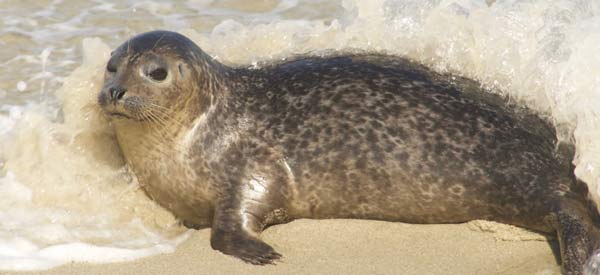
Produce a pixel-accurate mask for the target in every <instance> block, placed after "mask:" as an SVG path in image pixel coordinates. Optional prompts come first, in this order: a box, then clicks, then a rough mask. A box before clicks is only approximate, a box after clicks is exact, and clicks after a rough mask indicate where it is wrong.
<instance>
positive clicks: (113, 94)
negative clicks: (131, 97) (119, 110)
mask: <svg viewBox="0 0 600 275" xmlns="http://www.w3.org/2000/svg"><path fill="white" fill-rule="evenodd" d="M108 92H109V93H110V99H111V100H113V101H117V100H120V99H121V98H123V96H124V95H125V92H127V89H124V88H121V87H111V88H109V89H108Z"/></svg>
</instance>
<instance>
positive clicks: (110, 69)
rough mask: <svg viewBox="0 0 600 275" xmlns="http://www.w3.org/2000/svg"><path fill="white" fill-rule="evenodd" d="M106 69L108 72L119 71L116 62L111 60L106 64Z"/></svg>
mask: <svg viewBox="0 0 600 275" xmlns="http://www.w3.org/2000/svg"><path fill="white" fill-rule="evenodd" d="M106 70H107V71H108V72H111V73H114V72H116V71H117V67H116V66H115V65H114V64H112V63H111V62H108V64H107V65H106Z"/></svg>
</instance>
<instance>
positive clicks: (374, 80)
mask: <svg viewBox="0 0 600 275" xmlns="http://www.w3.org/2000/svg"><path fill="white" fill-rule="evenodd" d="M107 69H108V70H107V73H106V80H105V86H104V88H103V90H102V92H101V93H100V95H99V104H100V105H101V106H102V107H103V109H104V110H105V112H106V113H107V114H108V115H110V116H111V119H112V123H113V125H114V127H115V130H116V133H117V137H118V139H119V143H120V145H121V149H122V151H123V154H124V156H125V158H126V160H127V163H128V165H129V166H130V168H131V169H132V171H133V172H134V173H135V174H136V176H137V177H138V179H139V181H140V183H141V184H142V186H143V187H144V190H146V192H147V193H148V195H149V196H150V197H151V198H153V199H155V200H156V201H157V202H158V203H160V204H161V205H163V206H164V207H166V208H168V209H169V210H171V211H172V212H173V213H174V214H175V215H177V216H178V217H179V218H180V219H181V220H182V221H183V223H184V224H185V225H186V226H189V227H208V226H210V227H212V237H211V245H212V246H213V248H215V249H217V250H220V251H222V252H223V253H225V254H230V255H233V256H236V257H238V258H241V259H242V260H245V261H247V262H250V263H253V264H267V263H272V262H273V261H274V260H276V259H278V258H280V257H281V255H280V254H278V253H277V252H275V251H274V250H273V249H272V248H271V247H270V246H269V245H267V244H266V243H264V242H262V241H261V240H260V239H259V234H260V232H261V231H262V230H263V229H264V228H265V227H267V226H268V225H272V224H277V223H285V222H288V221H290V220H292V219H296V218H317V219H325V218H360V219H378V220H388V221H403V222H412V223H459V222H465V221H468V220H473V219H488V220H494V221H499V222H503V223H509V224H513V225H518V226H522V227H526V228H529V229H533V230H536V231H541V232H547V233H553V232H557V235H558V238H559V241H560V245H561V253H562V262H563V263H562V266H563V271H564V273H565V274H581V273H582V272H583V266H584V263H585V261H586V259H587V258H588V257H589V256H590V255H592V253H593V252H594V250H596V249H597V248H599V241H598V240H599V236H600V235H599V231H598V228H597V225H598V224H599V222H600V219H599V218H598V214H597V210H596V208H595V205H594V204H593V203H592V202H591V201H589V200H588V199H587V197H588V191H587V187H586V185H585V184H584V183H582V182H579V181H577V180H576V179H575V176H574V174H573V166H572V164H571V159H572V157H573V148H572V146H571V145H569V144H559V143H558V142H557V140H556V133H555V129H554V128H553V127H552V126H551V124H549V123H548V122H547V121H545V120H543V119H541V118H539V117H537V116H536V115H535V114H533V113H531V112H530V111H529V110H527V109H526V108H522V107H519V106H515V105H510V104H507V103H506V101H505V100H504V99H502V98H501V97H499V96H496V95H493V94H491V93H489V92H486V91H483V90H482V89H481V88H480V85H479V84H478V83H476V82H474V81H472V80H468V79H465V78H461V77H457V76H453V75H443V74H438V73H436V72H434V71H432V70H430V69H428V68H426V67H424V66H421V65H418V64H415V63H413V62H411V61H409V60H406V59H403V58H399V57H393V56H386V55H379V54H354V55H337V56H336V55H332V56H327V57H303V58H297V59H294V60H293V61H287V62H282V63H278V64H270V65H265V66H262V67H261V68H258V69H246V68H230V67H227V66H224V65H222V64H219V63H218V62H216V61H214V60H212V59H211V58H210V57H209V56H208V55H206V54H205V53H203V52H202V51H201V50H200V48H198V47H197V46H196V45H195V44H194V43H193V42H191V41H190V40H188V39H187V38H185V37H183V36H181V35H178V34H176V33H172V32H162V31H156V32H150V33H145V34H141V35H139V36H136V37H134V38H132V39H131V40H130V41H128V42H126V43H124V44H123V45H122V46H121V47H119V48H118V49H117V50H116V51H115V52H114V53H113V55H112V57H111V59H110V61H109V62H108V66H107ZM156 69H164V70H166V71H167V73H168V74H167V76H166V78H165V79H159V80H156V79H152V77H151V75H152V74H151V73H152V71H153V70H156Z"/></svg>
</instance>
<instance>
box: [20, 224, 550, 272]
mask: <svg viewBox="0 0 600 275" xmlns="http://www.w3.org/2000/svg"><path fill="white" fill-rule="evenodd" d="M262 237H263V239H264V240H265V241H267V242H268V243H270V244H271V245H272V246H273V247H274V248H275V249H276V250H277V251H279V252H280V253H282V254H283V255H284V260H283V261H282V262H279V263H278V264H277V265H271V266H264V267H259V266H252V265H249V264H245V263H243V262H242V261H240V260H237V259H234V258H232V257H228V256H224V255H222V254H220V253H218V252H216V251H214V250H212V249H211V248H210V244H209V238H210V230H200V231H197V232H194V234H193V235H192V237H191V238H190V239H189V240H187V241H186V242H184V243H183V244H182V245H181V246H180V247H178V249H177V251H176V252H174V253H171V254H162V255H158V256H154V257H149V258H144V259H141V260H137V261H133V262H124V263H114V264H94V265H92V264H84V263H73V264H68V265H64V266H61V267H58V268H55V269H51V270H48V271H45V272H39V271H38V272H26V273H25V272H21V273H9V274H47V275H58V274H63V275H70V274H87V275H92V274H148V275H153V274H543V275H549V274H560V273H559V272H560V266H559V265H558V263H557V260H556V259H555V257H554V254H553V253H552V249H557V247H558V246H557V243H556V242H555V241H550V242H548V241H546V240H545V237H544V236H542V235H538V234H535V233H531V232H528V231H524V230H521V229H518V228H515V227H510V226H505V225H500V224H495V223H489V222H481V221H475V222H470V223H465V224H445V225H413V224H404V223H392V222H380V221H362V220H320V221H317V220H297V221H294V222H291V223H289V224H285V225H278V226H274V227H271V228H269V229H267V230H266V231H265V232H264V234H263V236H262Z"/></svg>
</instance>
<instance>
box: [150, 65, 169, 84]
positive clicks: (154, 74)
mask: <svg viewBox="0 0 600 275" xmlns="http://www.w3.org/2000/svg"><path fill="white" fill-rule="evenodd" d="M148 76H149V77H150V78H152V80H155V81H163V80H165V79H166V78H167V70H165V69H163V68H156V69H154V70H152V71H151V72H150V73H148Z"/></svg>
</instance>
